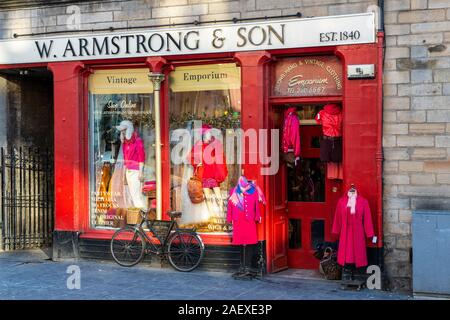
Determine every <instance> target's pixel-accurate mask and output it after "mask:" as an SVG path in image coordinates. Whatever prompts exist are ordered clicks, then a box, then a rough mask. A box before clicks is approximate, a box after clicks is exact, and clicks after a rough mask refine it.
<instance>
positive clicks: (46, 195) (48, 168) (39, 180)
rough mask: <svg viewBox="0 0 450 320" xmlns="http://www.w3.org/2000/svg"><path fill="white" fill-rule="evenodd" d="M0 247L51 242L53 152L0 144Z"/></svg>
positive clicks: (40, 244)
mask: <svg viewBox="0 0 450 320" xmlns="http://www.w3.org/2000/svg"><path fill="white" fill-rule="evenodd" d="M0 150H1V154H0V191H1V206H0V223H1V224H0V229H1V248H2V249H3V250H15V249H26V248H35V247H42V246H46V245H50V244H51V243H52V233H53V225H54V191H53V190H54V189H53V183H54V182H53V152H52V151H50V150H40V149H36V148H23V147H19V148H14V147H11V148H0Z"/></svg>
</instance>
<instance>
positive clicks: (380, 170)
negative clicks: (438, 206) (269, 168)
mask: <svg viewBox="0 0 450 320" xmlns="http://www.w3.org/2000/svg"><path fill="white" fill-rule="evenodd" d="M378 7H379V12H378V14H379V17H378V23H379V25H378V33H377V37H378V68H377V69H378V70H377V73H378V79H377V80H378V101H379V103H378V107H379V108H380V109H379V111H378V128H377V131H378V135H377V136H378V141H377V155H376V157H377V159H376V161H377V178H378V179H377V180H378V182H377V189H378V194H379V197H378V210H379V212H378V226H379V230H378V238H379V241H380V242H381V243H380V248H378V257H377V258H378V259H377V260H378V263H379V266H380V269H381V272H382V274H383V275H384V274H385V270H384V244H383V242H384V239H383V241H381V239H382V236H383V160H384V156H383V145H382V144H383V139H382V135H383V98H384V94H383V77H382V75H383V69H384V50H385V36H384V0H378Z"/></svg>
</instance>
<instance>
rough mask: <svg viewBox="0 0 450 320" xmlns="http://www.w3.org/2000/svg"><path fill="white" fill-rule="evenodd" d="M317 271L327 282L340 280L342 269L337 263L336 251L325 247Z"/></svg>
mask: <svg viewBox="0 0 450 320" xmlns="http://www.w3.org/2000/svg"><path fill="white" fill-rule="evenodd" d="M319 271H320V273H321V274H323V275H324V276H325V278H326V279H327V280H340V279H341V277H342V268H341V266H340V265H339V264H338V263H337V254H336V251H334V250H333V249H331V248H330V247H327V248H326V249H325V251H324V255H323V258H322V260H321V261H320V265H319Z"/></svg>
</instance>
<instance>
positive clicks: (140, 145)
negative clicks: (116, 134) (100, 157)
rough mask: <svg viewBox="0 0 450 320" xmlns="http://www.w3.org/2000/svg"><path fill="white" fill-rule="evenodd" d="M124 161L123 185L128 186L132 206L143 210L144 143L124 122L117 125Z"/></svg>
mask: <svg viewBox="0 0 450 320" xmlns="http://www.w3.org/2000/svg"><path fill="white" fill-rule="evenodd" d="M116 128H117V130H119V131H120V140H121V142H122V148H121V149H122V152H123V160H124V168H125V174H124V184H127V185H128V188H129V191H130V195H131V199H132V202H133V206H134V207H135V208H145V202H144V200H143V196H142V183H143V181H144V162H145V149H144V142H143V141H142V139H141V138H140V137H139V134H138V132H137V130H135V129H134V126H133V123H132V122H131V121H129V120H124V121H122V122H121V123H120V125H118V126H117V127H116Z"/></svg>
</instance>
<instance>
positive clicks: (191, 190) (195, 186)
mask: <svg viewBox="0 0 450 320" xmlns="http://www.w3.org/2000/svg"><path fill="white" fill-rule="evenodd" d="M187 191H188V195H189V199H191V202H192V203H194V204H197V203H201V202H203V200H205V195H204V194H203V187H202V180H201V179H200V178H199V177H198V176H197V170H195V171H194V175H193V176H192V177H191V178H190V179H189V181H188V183H187Z"/></svg>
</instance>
